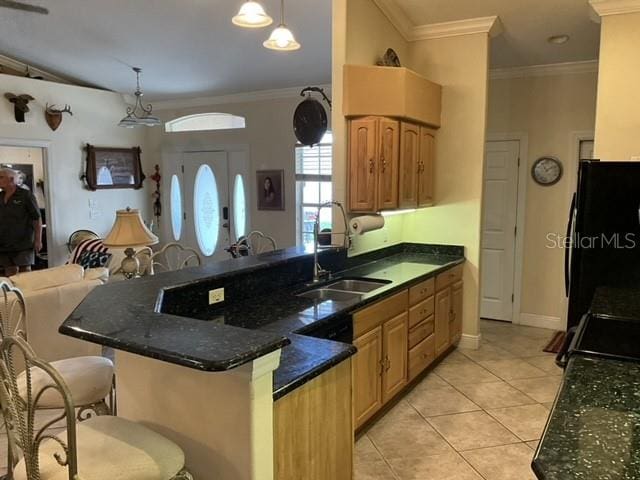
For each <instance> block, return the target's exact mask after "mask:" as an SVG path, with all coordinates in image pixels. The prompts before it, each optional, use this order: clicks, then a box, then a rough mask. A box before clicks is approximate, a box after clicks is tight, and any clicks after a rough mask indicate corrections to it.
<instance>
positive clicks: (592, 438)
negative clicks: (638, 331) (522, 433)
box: [533, 354, 640, 480]
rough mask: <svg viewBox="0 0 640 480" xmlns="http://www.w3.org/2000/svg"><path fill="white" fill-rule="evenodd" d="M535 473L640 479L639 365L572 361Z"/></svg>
mask: <svg viewBox="0 0 640 480" xmlns="http://www.w3.org/2000/svg"><path fill="white" fill-rule="evenodd" d="M533 470H534V472H535V473H536V475H537V476H538V478H539V479H543V480H574V479H575V480H596V479H597V480H631V479H640V364H638V363H635V362H628V361H620V360H613V359H608V358H596V357H591V356H588V355H582V354H576V355H573V356H572V357H571V358H570V360H569V364H568V366H567V370H566V372H565V376H564V379H563V383H562V386H561V389H560V391H559V393H558V396H557V398H556V401H555V404H554V407H553V409H552V412H551V415H550V416H549V420H548V422H547V426H546V428H545V431H544V434H543V436H542V439H541V441H540V444H539V446H538V449H537V451H536V453H535V456H534V460H533Z"/></svg>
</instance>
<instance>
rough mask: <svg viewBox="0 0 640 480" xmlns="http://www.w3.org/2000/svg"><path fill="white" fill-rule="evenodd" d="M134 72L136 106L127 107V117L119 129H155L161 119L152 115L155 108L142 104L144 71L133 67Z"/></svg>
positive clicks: (119, 124)
mask: <svg viewBox="0 0 640 480" xmlns="http://www.w3.org/2000/svg"><path fill="white" fill-rule="evenodd" d="M133 71H134V72H136V91H135V92H134V95H135V97H136V104H135V105H134V106H133V108H131V107H127V116H126V117H124V118H123V119H122V120H120V123H118V126H119V127H125V128H133V127H140V126H146V127H155V126H156V125H160V123H161V122H160V119H159V118H158V117H156V116H154V115H151V112H152V110H153V107H152V106H151V104H148V105H147V106H146V107H145V106H144V105H143V104H142V97H143V96H144V94H143V93H142V89H141V88H140V73H142V69H140V68H138V67H133Z"/></svg>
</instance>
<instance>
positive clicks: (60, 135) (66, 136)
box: [0, 74, 153, 265]
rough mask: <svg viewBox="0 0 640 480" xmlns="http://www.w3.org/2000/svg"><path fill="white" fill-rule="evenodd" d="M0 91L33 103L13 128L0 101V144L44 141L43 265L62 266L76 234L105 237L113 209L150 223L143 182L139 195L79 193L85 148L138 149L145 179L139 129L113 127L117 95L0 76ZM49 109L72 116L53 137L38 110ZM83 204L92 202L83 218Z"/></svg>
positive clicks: (119, 103) (9, 110) (120, 106)
mask: <svg viewBox="0 0 640 480" xmlns="http://www.w3.org/2000/svg"><path fill="white" fill-rule="evenodd" d="M0 91H2V92H12V93H14V94H16V95H18V94H23V93H28V94H30V95H31V96H32V97H34V98H35V100H34V101H33V102H31V103H30V104H29V107H30V109H31V112H30V113H28V114H27V118H26V122H25V123H17V122H16V121H15V118H14V114H13V105H12V104H10V103H9V102H7V101H5V100H4V99H2V101H1V102H0V144H10V143H11V142H12V141H13V142H14V143H15V142H35V141H37V142H44V143H47V144H48V145H49V148H48V158H47V162H48V166H47V173H48V176H49V178H48V179H47V183H48V188H49V198H48V200H49V202H50V207H51V210H52V211H51V214H50V215H49V218H48V219H47V221H48V222H49V224H50V229H49V232H51V233H50V235H51V234H52V235H53V237H52V238H50V239H49V260H50V264H51V265H56V264H60V263H64V261H65V260H66V257H67V255H68V251H67V246H66V242H67V239H68V238H69V235H70V234H71V233H72V232H73V231H75V230H78V229H85V228H86V229H90V230H94V231H95V232H97V233H98V234H100V235H106V234H107V233H108V231H109V229H110V228H111V226H112V225H113V221H114V219H115V211H116V209H122V208H126V207H127V206H130V207H132V208H140V209H141V210H142V214H143V218H145V219H146V220H150V218H149V215H150V205H151V202H150V200H149V195H150V190H149V189H148V186H149V185H148V183H149V182H145V183H146V185H145V188H144V189H142V190H128V189H125V190H101V191H97V192H90V191H89V190H86V189H85V188H84V183H83V182H82V181H81V180H80V175H81V173H82V172H83V171H84V165H85V153H84V151H83V148H84V146H85V145H86V144H87V143H90V144H93V145H99V146H110V147H134V146H138V145H140V146H142V152H143V153H142V161H143V170H144V172H145V173H146V174H147V175H149V174H150V173H151V171H150V169H149V167H148V166H149V165H153V159H152V158H150V157H149V153H148V152H147V151H146V147H145V144H144V134H145V132H144V130H140V129H131V130H130V129H125V128H122V127H118V126H117V124H118V122H119V121H120V119H121V118H122V117H123V116H124V114H125V110H126V104H125V102H124V99H123V98H122V95H119V94H116V93H112V92H105V91H102V90H94V89H90V88H83V87H76V86H72V85H62V84H58V83H53V82H45V81H42V80H34V79H30V78H23V77H15V76H11V75H2V74H0ZM46 103H49V104H58V105H60V104H65V103H67V104H69V105H71V108H72V109H73V116H69V115H65V116H64V120H63V122H62V125H61V126H60V127H59V128H58V130H57V131H55V132H53V131H52V130H51V129H50V128H49V127H48V125H47V124H46V122H45V119H44V108H45V105H46ZM89 200H92V201H94V202H95V208H94V212H95V213H96V215H93V216H92V217H91V216H90V215H89Z"/></svg>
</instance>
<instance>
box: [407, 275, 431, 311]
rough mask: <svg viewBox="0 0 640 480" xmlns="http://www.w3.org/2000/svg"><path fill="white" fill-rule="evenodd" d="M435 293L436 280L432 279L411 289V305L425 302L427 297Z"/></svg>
mask: <svg viewBox="0 0 640 480" xmlns="http://www.w3.org/2000/svg"><path fill="white" fill-rule="evenodd" d="M433 292H434V280H433V278H430V279H429V280H425V281H424V282H420V283H419V284H417V285H415V286H413V287H411V288H410V289H409V305H415V304H416V303H418V302H420V301H421V300H424V299H425V298H427V297H430V296H431V295H433Z"/></svg>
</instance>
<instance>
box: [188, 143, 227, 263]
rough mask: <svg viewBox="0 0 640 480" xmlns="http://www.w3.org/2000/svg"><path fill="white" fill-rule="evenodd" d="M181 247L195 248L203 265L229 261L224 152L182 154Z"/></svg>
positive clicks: (225, 161)
mask: <svg viewBox="0 0 640 480" xmlns="http://www.w3.org/2000/svg"><path fill="white" fill-rule="evenodd" d="M182 161H183V163H182V164H183V169H182V170H183V172H182V177H183V182H182V184H183V185H184V226H183V232H184V233H183V237H182V238H183V244H184V245H185V246H188V247H192V248H195V249H196V250H197V251H198V252H200V254H201V255H202V259H203V263H204V264H207V263H212V262H217V261H221V260H227V259H229V258H230V256H229V253H227V252H226V251H225V250H224V249H225V248H227V247H228V246H229V236H230V218H229V217H230V212H229V181H228V179H229V172H228V160H227V152H189V153H184V154H183V157H182Z"/></svg>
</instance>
